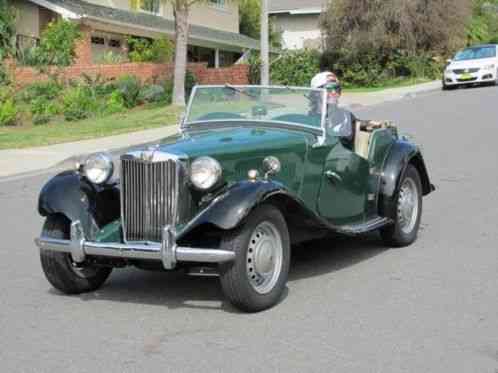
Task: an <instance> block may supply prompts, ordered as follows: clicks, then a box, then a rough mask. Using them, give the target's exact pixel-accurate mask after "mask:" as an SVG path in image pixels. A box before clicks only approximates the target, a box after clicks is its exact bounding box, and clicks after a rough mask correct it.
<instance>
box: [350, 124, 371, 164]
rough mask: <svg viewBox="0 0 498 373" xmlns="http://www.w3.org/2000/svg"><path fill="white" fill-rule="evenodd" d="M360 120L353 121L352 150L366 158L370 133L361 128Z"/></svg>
mask: <svg viewBox="0 0 498 373" xmlns="http://www.w3.org/2000/svg"><path fill="white" fill-rule="evenodd" d="M361 124H362V122H361V121H356V123H355V127H356V128H355V131H356V133H355V137H354V151H355V153H356V154H358V155H359V156H360V157H362V158H365V159H368V148H369V146H370V135H371V134H370V133H369V132H365V131H362V130H361Z"/></svg>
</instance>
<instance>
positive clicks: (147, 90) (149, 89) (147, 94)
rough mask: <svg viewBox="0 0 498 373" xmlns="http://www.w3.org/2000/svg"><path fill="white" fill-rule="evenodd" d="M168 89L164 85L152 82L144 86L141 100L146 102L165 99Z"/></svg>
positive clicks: (141, 91)
mask: <svg viewBox="0 0 498 373" xmlns="http://www.w3.org/2000/svg"><path fill="white" fill-rule="evenodd" d="M165 92H166V90H165V89H164V87H162V86H160V85H157V84H151V85H146V86H144V87H142V89H141V90H140V94H139V97H138V99H139V101H140V102H144V103H152V102H160V101H164V98H165Z"/></svg>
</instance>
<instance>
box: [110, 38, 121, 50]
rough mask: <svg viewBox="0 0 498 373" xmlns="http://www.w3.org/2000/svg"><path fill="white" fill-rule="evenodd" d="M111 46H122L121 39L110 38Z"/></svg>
mask: <svg viewBox="0 0 498 373" xmlns="http://www.w3.org/2000/svg"><path fill="white" fill-rule="evenodd" d="M109 47H111V48H121V40H117V39H110V40H109Z"/></svg>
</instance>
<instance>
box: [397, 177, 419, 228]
mask: <svg viewBox="0 0 498 373" xmlns="http://www.w3.org/2000/svg"><path fill="white" fill-rule="evenodd" d="M418 210H419V196H418V188H417V185H416V184H415V181H414V180H413V179H411V178H406V179H405V180H404V181H403V184H402V185H401V188H400V191H399V198H398V222H399V226H400V228H401V230H402V231H403V232H404V233H406V234H409V233H411V232H412V231H413V229H414V227H415V225H416V224H417V218H418Z"/></svg>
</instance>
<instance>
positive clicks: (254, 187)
mask: <svg viewBox="0 0 498 373" xmlns="http://www.w3.org/2000/svg"><path fill="white" fill-rule="evenodd" d="M275 193H286V194H287V190H286V188H285V187H284V186H283V185H282V184H280V183H278V182H275V181H267V180H260V181H254V182H252V181H243V182H240V183H237V184H235V185H233V186H231V187H230V188H228V190H227V191H226V192H225V193H223V194H222V195H220V196H218V197H216V198H215V199H214V200H213V201H212V202H211V203H210V204H209V205H208V206H207V207H206V208H205V209H204V210H202V211H201V212H200V213H199V214H198V215H197V216H196V217H195V218H194V219H193V220H192V221H190V222H189V223H188V224H187V225H186V226H185V228H184V229H182V231H181V232H179V234H178V236H177V238H178V239H181V238H182V237H184V236H185V235H187V234H188V233H189V232H191V231H192V230H193V229H195V228H197V227H199V226H201V225H204V224H212V225H214V226H216V227H218V228H220V229H223V230H230V229H233V228H235V227H237V226H238V225H239V224H240V222H241V221H242V220H243V219H244V218H245V217H246V216H247V215H248V214H249V213H250V212H251V210H252V209H253V208H254V207H255V206H256V205H258V204H259V203H261V202H263V201H265V199H266V198H268V197H270V196H272V195H274V194H275Z"/></svg>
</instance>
